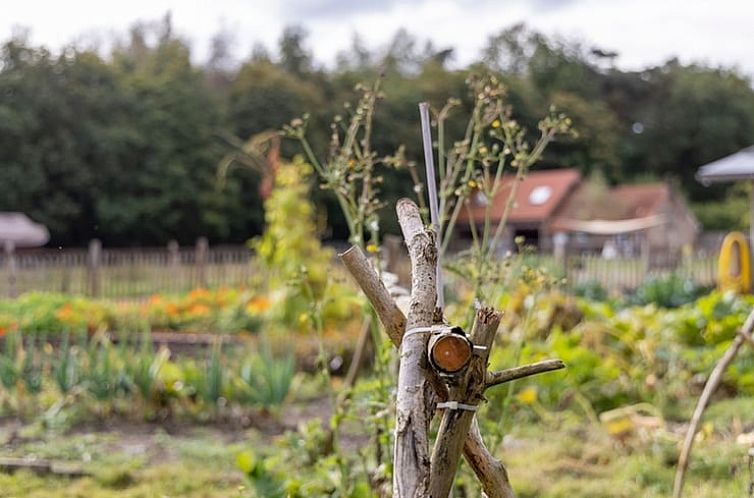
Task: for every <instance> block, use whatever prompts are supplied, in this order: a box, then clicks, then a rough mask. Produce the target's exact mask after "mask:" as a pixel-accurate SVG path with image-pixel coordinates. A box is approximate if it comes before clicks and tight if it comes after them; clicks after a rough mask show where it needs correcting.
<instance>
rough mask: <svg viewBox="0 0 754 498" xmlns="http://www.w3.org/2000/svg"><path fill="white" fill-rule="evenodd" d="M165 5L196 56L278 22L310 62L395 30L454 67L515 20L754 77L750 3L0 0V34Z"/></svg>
mask: <svg viewBox="0 0 754 498" xmlns="http://www.w3.org/2000/svg"><path fill="white" fill-rule="evenodd" d="M167 11H170V12H171V14H172V19H173V25H174V27H175V30H176V31H177V32H178V33H179V34H180V35H181V36H182V37H184V38H186V39H187V40H189V41H190V42H191V45H192V48H193V50H194V55H195V58H196V59H197V60H202V59H203V58H204V57H205V56H206V54H207V52H208V46H209V40H210V38H211V37H212V35H213V34H215V33H217V32H218V31H219V30H220V29H221V28H225V29H227V30H230V31H231V32H233V33H234V34H235V44H234V53H235V55H236V56H237V57H238V58H243V57H245V56H247V55H248V54H249V53H250V52H251V47H252V46H253V44H254V43H255V42H262V43H264V44H265V45H267V46H268V47H274V46H275V44H276V41H277V39H278V38H279V36H280V33H281V31H282V28H283V27H284V26H286V25H290V24H299V25H303V26H305V27H306V28H307V29H308V31H309V33H310V37H309V45H310V47H311V48H312V49H313V50H314V53H315V56H316V58H317V60H319V61H321V62H325V63H328V64H331V63H332V62H333V61H334V60H335V55H336V54H337V53H338V51H340V50H344V49H347V48H348V47H349V46H350V45H351V40H352V38H353V33H355V32H358V33H359V35H360V36H361V38H362V40H363V41H364V42H365V43H366V45H367V46H369V47H372V48H374V47H378V46H380V45H382V44H384V43H385V42H387V41H388V40H389V39H390V38H391V37H392V36H393V34H394V33H395V31H396V30H397V29H399V28H406V29H407V30H408V31H409V32H410V33H412V34H414V35H416V36H417V37H419V39H420V40H425V39H431V40H433V41H434V42H435V44H436V46H438V47H440V48H445V47H454V48H455V49H456V59H455V63H456V64H457V65H463V64H465V63H467V62H470V61H471V60H473V59H475V58H476V57H477V55H478V54H479V51H480V48H481V47H482V46H483V45H484V44H485V42H486V40H487V36H488V35H490V34H492V33H495V32H497V31H499V30H500V29H502V28H504V27H507V26H510V25H511V24H514V23H517V22H525V23H526V24H527V25H529V26H530V27H532V28H535V29H537V30H540V31H542V32H544V33H546V34H551V35H559V36H565V37H568V38H575V39H578V40H580V41H582V42H585V43H587V44H589V45H592V44H593V45H596V46H599V47H600V48H604V49H608V50H615V51H617V52H618V53H619V54H620V56H619V58H618V60H617V63H618V65H619V66H620V67H623V68H631V69H635V68H640V67H643V66H646V65H650V64H657V63H661V62H663V61H665V60H667V59H668V58H670V57H672V56H678V57H679V58H680V59H681V60H682V61H684V62H690V61H705V62H709V63H713V64H721V65H725V66H737V67H738V68H740V69H741V70H743V71H744V72H745V73H747V74H748V75H750V76H751V75H754V0H362V1H359V0H277V1H275V0H269V1H267V2H264V1H260V0H127V1H119V2H111V1H104V0H46V1H43V0H0V38H2V39H7V38H8V37H9V36H10V35H11V33H13V32H14V29H17V28H19V27H24V28H29V29H30V30H31V40H32V42H33V43H36V44H43V45H47V46H50V47H51V48H59V47H61V46H63V45H65V44H68V43H70V42H72V41H82V40H83V41H84V42H86V41H91V40H99V41H100V42H103V43H104V42H107V40H109V39H112V36H113V35H115V34H120V35H122V34H123V33H124V32H125V30H126V29H127V28H128V26H129V25H131V24H132V23H133V22H135V21H137V20H156V19H159V18H161V17H162V16H164V14H165V13H166V12H167Z"/></svg>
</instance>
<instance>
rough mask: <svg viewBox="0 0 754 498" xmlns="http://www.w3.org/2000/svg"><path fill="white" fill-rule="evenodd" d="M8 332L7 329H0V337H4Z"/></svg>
mask: <svg viewBox="0 0 754 498" xmlns="http://www.w3.org/2000/svg"><path fill="white" fill-rule="evenodd" d="M7 332H8V328H7V327H0V337H2V336H4V335H5V334H6V333H7Z"/></svg>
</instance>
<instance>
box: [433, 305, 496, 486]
mask: <svg viewBox="0 0 754 498" xmlns="http://www.w3.org/2000/svg"><path fill="white" fill-rule="evenodd" d="M501 318H502V313H499V312H497V311H495V310H494V309H492V308H482V309H480V310H479V311H477V314H476V320H475V321H474V326H473V329H472V331H471V337H470V338H471V341H472V343H473V344H474V345H476V346H481V347H483V348H485V349H483V350H481V352H479V353H478V354H476V355H473V356H472V357H471V360H470V361H469V365H468V366H467V367H466V369H465V370H464V371H463V372H462V374H461V375H460V376H459V378H457V379H456V378H452V377H451V378H452V379H453V382H452V387H451V388H450V397H451V399H452V401H457V402H459V403H462V404H464V405H472V406H476V405H478V404H479V403H480V402H481V401H483V400H484V390H485V388H486V377H487V358H488V356H489V351H490V347H492V341H493V339H494V338H495V333H496V332H497V328H498V326H499V325H500V319H501ZM474 415H475V412H474V411H470V410H465V409H460V410H455V409H449V408H448V409H445V411H444V413H443V417H442V421H441V422H440V428H439V430H438V432H437V438H436V439H435V445H434V448H433V450H432V460H431V462H432V463H431V467H432V468H431V473H430V492H429V496H430V497H431V498H446V497H447V496H448V494H449V493H450V490H451V488H452V486H453V480H454V479H455V475H456V470H457V469H458V462H459V460H460V458H461V452H462V451H463V446H464V441H465V440H466V435H467V434H468V433H469V429H470V428H471V423H472V421H473V420H474Z"/></svg>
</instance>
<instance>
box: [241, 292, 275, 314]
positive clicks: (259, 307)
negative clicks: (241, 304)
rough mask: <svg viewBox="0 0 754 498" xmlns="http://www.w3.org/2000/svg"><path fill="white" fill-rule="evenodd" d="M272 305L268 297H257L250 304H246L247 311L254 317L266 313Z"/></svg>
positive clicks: (250, 300)
mask: <svg viewBox="0 0 754 498" xmlns="http://www.w3.org/2000/svg"><path fill="white" fill-rule="evenodd" d="M271 305H272V302H271V301H270V300H269V299H268V298H267V297H265V296H256V297H252V298H251V299H249V302H248V303H247V304H246V311H248V312H249V313H250V314H252V315H256V314H258V313H264V312H265V311H267V310H268V309H269V308H270V306H271Z"/></svg>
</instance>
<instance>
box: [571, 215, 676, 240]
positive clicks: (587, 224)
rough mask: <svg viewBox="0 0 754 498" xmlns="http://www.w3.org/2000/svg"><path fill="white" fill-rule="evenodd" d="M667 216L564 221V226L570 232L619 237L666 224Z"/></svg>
mask: <svg viewBox="0 0 754 498" xmlns="http://www.w3.org/2000/svg"><path fill="white" fill-rule="evenodd" d="M665 222H666V220H665V216H662V215H654V216H647V217H644V218H631V219H629V220H588V221H582V220H563V221H562V223H561V224H562V226H563V227H564V228H566V229H568V230H569V231H573V232H583V233H589V234H593V235H617V234H621V233H631V232H638V231H640V230H646V229H648V228H652V227H656V226H660V225H663V224H665Z"/></svg>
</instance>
